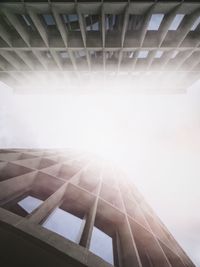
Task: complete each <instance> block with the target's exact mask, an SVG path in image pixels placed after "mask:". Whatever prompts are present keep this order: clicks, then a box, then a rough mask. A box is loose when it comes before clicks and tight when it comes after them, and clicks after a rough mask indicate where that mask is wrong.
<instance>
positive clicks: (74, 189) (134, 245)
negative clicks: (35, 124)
mask: <svg viewBox="0 0 200 267" xmlns="http://www.w3.org/2000/svg"><path fill="white" fill-rule="evenodd" d="M0 204H1V207H0V236H1V239H0V251H1V259H0V260H1V266H5V267H8V266H48V267H50V266H54V267H55V266H59V267H62V266H65V267H66V266H76V267H86V266H88V267H94V266H95V267H100V266H101V267H109V266H113V265H114V266H117V267H133V266H134V267H152V266H153V267H161V266H162V267H194V264H193V263H192V262H191V260H190V259H189V258H188V256H187V255H186V254H185V252H184V251H183V250H182V248H181V247H180V246H179V244H178V243H177V242H176V240H175V239H174V238H173V236H172V235H171V234H170V233H169V231H168V230H167V228H166V227H165V226H164V224H163V223H162V222H161V221H160V219H159V218H158V217H157V216H156V214H155V213H154V212H153V210H152V209H151V208H150V207H149V205H148V204H147V203H146V201H145V200H144V198H143V197H142V196H141V194H140V193H139V192H138V190H137V189H136V188H135V186H134V185H132V184H130V183H128V182H127V180H126V179H125V176H124V174H123V173H122V172H121V171H119V170H118V169H117V168H116V167H113V166H111V165H110V164H108V163H107V162H105V161H102V160H99V159H98V158H97V157H94V156H92V157H91V156H89V155H86V154H84V153H77V152H73V151H72V150H37V149H36V150H33V149H32V150H30V149H29V150H28V149H26V150H25V149H24V150H23V149H12V150H1V151H0Z"/></svg>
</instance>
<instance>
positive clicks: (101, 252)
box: [90, 227, 114, 264]
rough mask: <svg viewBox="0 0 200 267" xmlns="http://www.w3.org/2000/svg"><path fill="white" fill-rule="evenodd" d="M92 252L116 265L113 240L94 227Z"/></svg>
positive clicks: (91, 244)
mask: <svg viewBox="0 0 200 267" xmlns="http://www.w3.org/2000/svg"><path fill="white" fill-rule="evenodd" d="M90 251H92V252H93V253H94V254H96V255H97V256H99V257H101V258H102V259H104V260H105V261H107V262H109V263H111V264H113V263H114V259H113V243H112V238H111V237H110V236H108V235H107V234H105V233H104V232H102V231H101V230H99V229H98V228H97V227H94V228H93V231H92V239H91V243H90Z"/></svg>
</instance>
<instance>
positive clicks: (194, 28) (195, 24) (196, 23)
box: [191, 17, 200, 31]
mask: <svg viewBox="0 0 200 267" xmlns="http://www.w3.org/2000/svg"><path fill="white" fill-rule="evenodd" d="M199 23H200V17H198V19H197V20H196V21H195V23H194V24H193V26H192V28H191V31H195V30H196V28H197V26H198V25H199Z"/></svg>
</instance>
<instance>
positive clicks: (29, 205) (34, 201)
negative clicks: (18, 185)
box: [17, 196, 43, 213]
mask: <svg viewBox="0 0 200 267" xmlns="http://www.w3.org/2000/svg"><path fill="white" fill-rule="evenodd" d="M42 203H43V201H42V200H40V199H38V198H35V197H32V196H27V197H25V198H24V199H22V200H20V201H19V202H18V203H17V204H18V205H19V206H20V207H21V208H23V209H24V210H25V211H26V212H27V213H31V212H32V211H34V210H35V209H36V208H37V207H39V206H40V205H41V204H42Z"/></svg>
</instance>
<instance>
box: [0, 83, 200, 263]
mask: <svg viewBox="0 0 200 267" xmlns="http://www.w3.org/2000/svg"><path fill="white" fill-rule="evenodd" d="M0 146H1V147H7V148H10V147H33V148H36V147H40V148H43V147H52V148H53V147H73V148H75V149H80V150H82V149H84V150H86V151H90V152H95V153H96V154H99V155H101V156H102V157H104V158H106V159H110V160H112V161H114V162H115V163H117V164H118V165H120V166H121V167H122V169H124V170H125V171H126V172H127V173H128V175H129V176H130V178H131V179H132V181H133V182H134V183H135V184H136V186H137V187H138V188H139V190H140V191H141V192H142V194H143V195H144V196H145V198H146V200H147V201H148V203H149V204H150V205H151V206H152V207H153V208H154V210H155V211H156V212H157V214H158V215H159V216H160V218H161V219H162V220H163V221H164V223H165V224H166V225H167V227H168V228H169V230H170V231H171V232H172V233H173V235H174V236H175V238H176V239H177V240H178V241H179V242H180V244H181V245H182V246H183V248H184V249H185V250H186V252H187V253H188V254H189V255H190V256H191V258H192V259H193V261H194V263H196V265H197V266H200V253H199V251H200V235H199V232H200V212H199V210H200V193H199V188H200V82H199V83H196V84H195V85H193V86H192V87H191V88H190V89H189V90H188V93H187V94H180V95H135V94H133V95H130V94H129V95H112V94H110V95H109V94H108V95H106V94H105V95H98V96H97V95H95V94H93V95H90V94H88V95H71V94H70V95H14V94H12V92H11V90H10V89H9V88H7V87H5V86H4V85H3V84H2V85H0Z"/></svg>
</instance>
